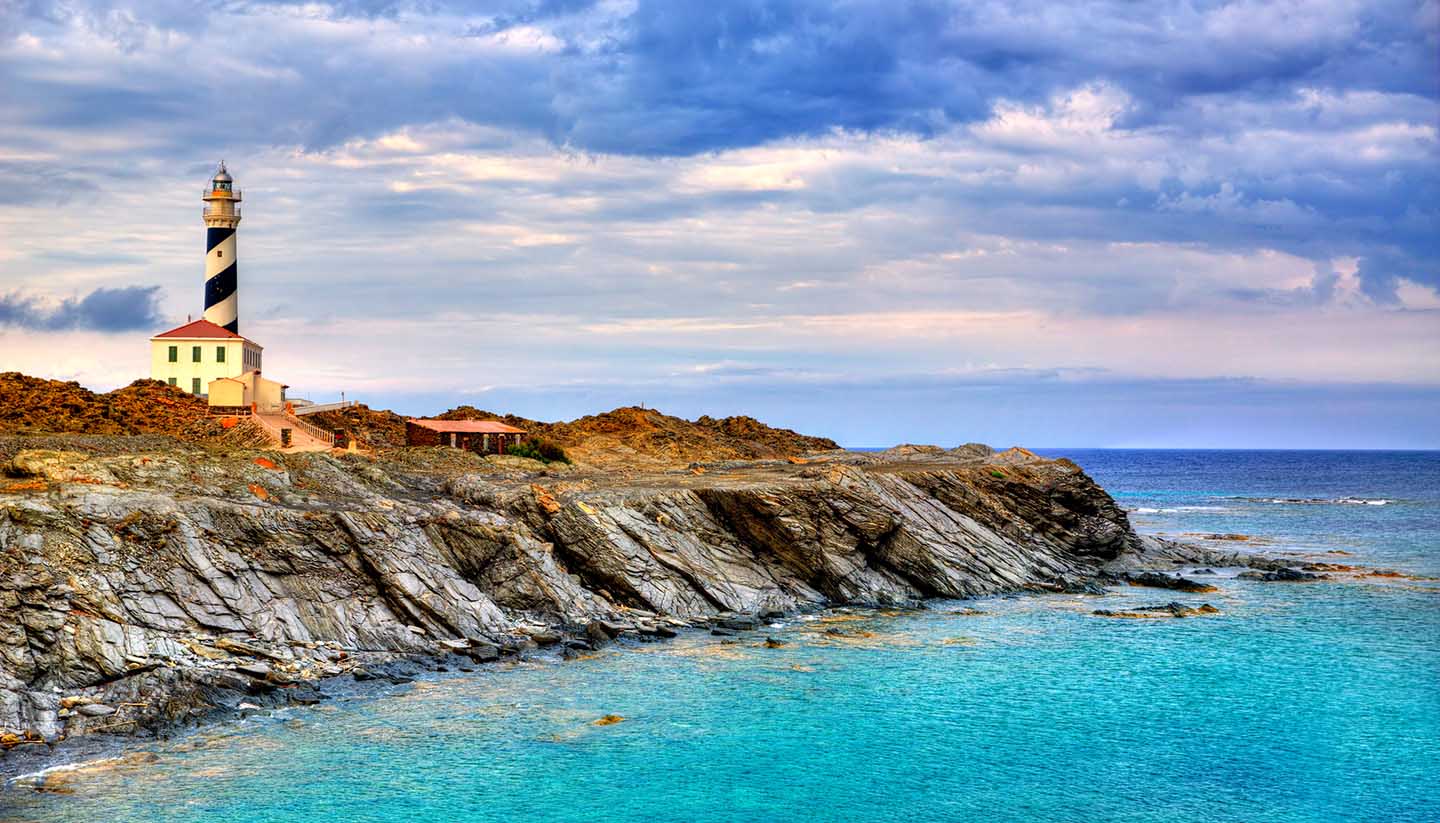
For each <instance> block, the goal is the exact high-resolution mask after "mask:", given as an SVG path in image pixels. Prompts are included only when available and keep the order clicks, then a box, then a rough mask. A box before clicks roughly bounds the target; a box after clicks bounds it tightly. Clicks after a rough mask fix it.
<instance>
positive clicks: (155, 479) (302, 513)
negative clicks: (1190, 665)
mask: <svg viewBox="0 0 1440 823" xmlns="http://www.w3.org/2000/svg"><path fill="white" fill-rule="evenodd" d="M47 442H50V441H47ZM5 474H6V476H4V477H0V732H3V733H6V734H10V735H12V736H13V737H12V738H7V739H12V740H14V741H17V742H18V743H19V744H24V743H26V742H27V741H30V740H40V739H43V740H55V739H57V738H61V737H76V736H80V735H85V734H89V733H92V732H97V731H99V732H111V733H122V734H129V733H137V732H139V733H144V732H146V731H147V730H155V729H160V728H165V727H167V726H169V725H173V724H176V723H186V722H190V721H192V720H194V719H197V718H199V717H202V716H205V715H207V714H208V713H210V712H213V711H215V710H217V709H220V710H234V709H235V708H236V707H237V706H242V707H243V706H251V707H253V706H256V705H265V704H266V701H270V702H272V703H273V702H275V701H287V700H298V701H300V702H306V701H309V700H313V699H316V697H315V694H316V693H315V690H314V688H313V687H312V686H311V685H310V684H311V683H313V682H314V681H316V680H318V679H321V678H325V677H333V676H336V675H339V674H342V673H346V672H350V673H353V674H354V675H355V676H356V677H357V678H361V679H363V678H370V677H377V676H380V675H378V674H376V672H382V673H383V672H384V671H385V670H384V669H383V663H384V661H387V660H395V659H401V658H405V657H407V656H415V657H420V656H429V657H430V658H431V659H442V658H444V659H453V660H459V661H461V663H460V664H457V665H468V662H469V661H484V660H491V659H495V658H496V657H499V656H503V655H506V654H513V653H516V652H518V651H520V650H522V649H525V648H534V647H536V646H541V645H543V646H552V647H557V648H559V647H569V648H588V647H591V646H593V645H595V644H596V643H600V642H606V641H607V640H609V639H611V638H614V637H616V636H635V637H637V638H656V637H665V636H673V634H674V631H675V629H677V628H681V627H683V626H686V625H697V626H699V625H704V626H707V627H708V626H710V625H714V626H716V627H717V628H720V629H723V630H726V631H733V630H744V627H753V626H754V625H755V624H756V621H755V618H756V617H764V616H767V615H774V614H777V613H781V612H789V611H794V610H805V609H811V608H819V607H823V606H827V605H838V604H873V605H897V604H898V605H904V604H913V603H917V602H918V601H920V600H921V599H923V598H928V597H968V596H975V595H982V594H988V593H995V592H1007V591H1025V590H1036V591H1054V590H1077V589H1085V588H1087V587H1093V586H1094V585H1095V583H1094V581H1095V580H1096V579H1097V578H1098V577H1099V576H1100V575H1101V574H1102V572H1101V569H1102V567H1103V566H1104V565H1105V564H1107V563H1112V562H1114V561H1116V559H1117V558H1120V557H1122V555H1125V554H1127V553H1134V552H1137V551H1139V550H1140V548H1141V545H1140V542H1141V541H1140V539H1139V538H1138V537H1137V536H1136V535H1135V533H1134V532H1133V531H1132V530H1131V528H1130V525H1129V522H1128V521H1127V519H1126V516H1125V514H1124V512H1123V511H1122V510H1121V509H1120V508H1119V507H1117V506H1116V505H1115V502H1114V501H1113V500H1112V499H1111V498H1110V497H1109V495H1107V494H1106V493H1105V492H1104V491H1103V490H1102V489H1100V488H1099V487H1097V486H1096V485H1095V484H1094V483H1093V482H1092V481H1091V480H1090V478H1088V477H1087V476H1086V475H1085V474H1084V473H1083V472H1082V471H1081V470H1080V469H1079V467H1077V466H1075V465H1074V464H1073V463H1070V462H1068V461H1064V460H1058V461H1049V460H1042V459H1040V458H1036V457H1034V456H1033V455H1028V453H1017V452H1016V451H1013V450H1012V451H1011V452H1005V453H1001V454H998V455H997V454H994V453H992V452H991V451H990V450H988V449H985V448H984V447H976V446H969V447H965V448H964V449H963V450H958V451H956V452H943V451H940V452H936V453H930V452H926V453H911V454H903V455H892V456H882V457H877V456H870V455H860V454H853V453H845V452H834V453H830V454H828V455H825V456H821V457H816V458H811V459H809V460H806V461H795V462H792V461H788V460H776V461H755V462H749V463H714V464H708V465H699V466H694V467H692V468H691V469H689V470H676V471H669V472H650V473H638V472H631V473H628V474H626V475H625V476H624V477H620V476H618V475H615V474H608V473H601V472H597V471H586V470H579V471H576V470H570V469H569V468H568V467H566V468H565V470H563V471H562V470H561V468H560V467H552V468H546V467H545V466H543V465H542V464H539V463H536V462H534V461H525V460H518V459H509V460H497V459H493V458H492V459H489V460H487V459H482V458H479V457H477V456H475V455H473V454H468V453H464V452H458V451H457V450H454V449H426V450H405V451H403V452H396V453H393V454H391V455H388V456H385V455H382V456H381V457H380V458H379V459H370V458H366V457H360V456H355V455H346V456H332V455H329V454H302V455H284V456H281V455H277V454H274V453H265V454H262V453H259V452H230V453H220V452H216V451H200V450H193V451H184V450H181V449H173V448H172V449H158V450H152V451H148V452H145V451H139V452H137V453H133V454H110V453H95V452H93V451H92V452H83V453H82V452H75V451H63V450H53V449H49V450H35V449H29V450H22V451H18V452H17V453H15V454H14V456H13V458H12V459H11V460H10V461H9V463H8V466H6V471H5ZM730 627H740V628H738V629H736V628H730ZM356 666H362V667H363V668H360V669H355V667H356ZM392 674H393V675H394V676H396V677H403V676H404V675H405V673H404V672H398V673H392ZM91 706H93V707H97V708H86V707H91Z"/></svg>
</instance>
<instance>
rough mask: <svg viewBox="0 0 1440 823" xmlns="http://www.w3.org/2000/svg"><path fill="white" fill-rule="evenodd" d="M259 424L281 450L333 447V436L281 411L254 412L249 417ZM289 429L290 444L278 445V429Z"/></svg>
mask: <svg viewBox="0 0 1440 823" xmlns="http://www.w3.org/2000/svg"><path fill="white" fill-rule="evenodd" d="M251 419H252V420H254V421H255V422H256V423H258V424H260V427H261V428H263V429H264V430H265V431H266V432H267V433H268V434H269V435H270V439H271V440H272V441H273V442H274V444H275V447H276V448H278V449H280V451H283V452H323V451H330V450H331V449H332V448H334V447H335V438H334V436H333V435H329V434H328V433H327V432H325V431H324V430H323V429H320V428H318V427H316V426H312V425H310V424H309V423H305V422H303V421H301V420H297V419H295V418H293V417H290V416H289V415H286V414H283V413H278V412H277V413H265V414H259V413H257V414H255V415H253V416H252V417H251ZM281 429H289V430H290V445H289V446H288V447H285V448H281V447H280V442H281V440H280V430H281Z"/></svg>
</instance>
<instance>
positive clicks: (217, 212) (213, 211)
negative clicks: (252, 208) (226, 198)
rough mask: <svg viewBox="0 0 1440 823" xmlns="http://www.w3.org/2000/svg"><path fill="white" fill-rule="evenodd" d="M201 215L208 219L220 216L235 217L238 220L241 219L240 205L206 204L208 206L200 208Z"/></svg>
mask: <svg viewBox="0 0 1440 823" xmlns="http://www.w3.org/2000/svg"><path fill="white" fill-rule="evenodd" d="M200 216H201V217H203V218H205V219H206V220H210V219H214V218H217V217H220V218H227V217H233V218H235V219H236V220H239V219H240V207H239V206H206V207H204V208H202V209H201V210H200Z"/></svg>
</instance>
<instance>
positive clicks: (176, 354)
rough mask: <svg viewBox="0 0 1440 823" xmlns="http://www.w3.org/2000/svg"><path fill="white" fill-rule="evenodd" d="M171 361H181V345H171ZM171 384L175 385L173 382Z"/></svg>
mask: <svg viewBox="0 0 1440 823" xmlns="http://www.w3.org/2000/svg"><path fill="white" fill-rule="evenodd" d="M170 362H171V363H179V362H180V347H179V346H171V347H170ZM171 385H174V383H173V382H172V383H171Z"/></svg>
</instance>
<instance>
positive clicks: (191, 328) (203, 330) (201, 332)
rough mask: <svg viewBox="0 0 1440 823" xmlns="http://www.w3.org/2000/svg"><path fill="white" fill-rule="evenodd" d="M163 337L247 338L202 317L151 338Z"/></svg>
mask: <svg viewBox="0 0 1440 823" xmlns="http://www.w3.org/2000/svg"><path fill="white" fill-rule="evenodd" d="M161 337H179V338H182V339H195V338H212V337H215V338H221V339H231V338H233V339H236V340H244V339H245V338H244V337H241V336H240V335H238V334H236V333H235V332H233V331H230V330H229V329H227V328H225V327H224V326H217V325H215V324H214V323H211V322H210V321H209V320H206V319H204V318H201V319H199V320H196V321H195V322H193V323H186V324H185V325H183V326H178V327H176V328H173V329H171V330H170V331H166V332H161V333H159V334H157V335H155V337H152V338H150V339H151V340H155V339H157V338H161Z"/></svg>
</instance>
